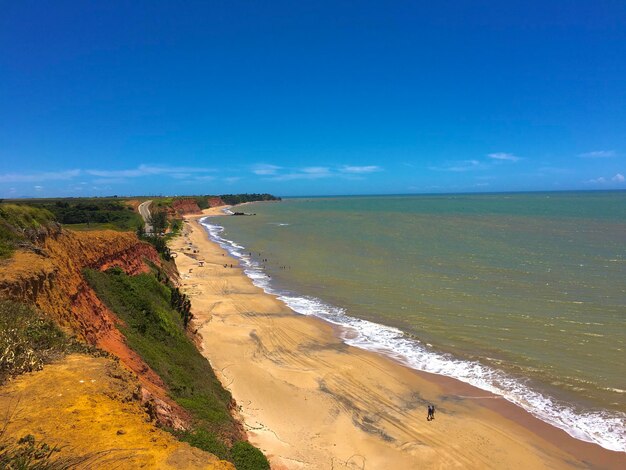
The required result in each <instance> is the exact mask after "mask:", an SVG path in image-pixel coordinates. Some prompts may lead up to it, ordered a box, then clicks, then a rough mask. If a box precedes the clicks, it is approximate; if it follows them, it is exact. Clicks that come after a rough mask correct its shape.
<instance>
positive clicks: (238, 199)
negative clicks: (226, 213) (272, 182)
mask: <svg viewBox="0 0 626 470" xmlns="http://www.w3.org/2000/svg"><path fill="white" fill-rule="evenodd" d="M220 198H221V199H222V201H224V202H225V203H226V204H228V205H230V206H233V205H235V204H241V203H243V202H254V201H280V198H279V197H276V196H272V195H271V194H267V193H264V194H257V193H252V194H222V195H221V196H220Z"/></svg>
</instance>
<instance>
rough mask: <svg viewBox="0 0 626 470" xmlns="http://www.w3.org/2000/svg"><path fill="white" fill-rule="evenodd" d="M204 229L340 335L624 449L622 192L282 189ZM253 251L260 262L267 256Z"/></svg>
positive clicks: (265, 284) (625, 238) (625, 205)
mask: <svg viewBox="0 0 626 470" xmlns="http://www.w3.org/2000/svg"><path fill="white" fill-rule="evenodd" d="M244 210H245V211H246V212H251V213H255V214H256V215H255V216H253V217H219V218H205V219H203V224H204V225H205V227H206V228H207V231H208V232H209V236H210V237H211V238H212V239H214V240H215V241H217V242H219V243H220V244H221V245H222V246H223V247H224V248H226V249H227V250H228V251H229V252H230V253H231V255H232V256H234V257H236V258H238V259H240V261H241V262H242V263H243V266H244V269H245V272H246V274H247V275H248V276H249V277H250V278H251V279H252V280H253V281H254V283H255V284H256V285H258V286H260V287H262V288H263V289H265V290H266V291H267V292H268V293H271V294H274V295H277V296H279V297H280V298H281V300H283V301H284V302H285V303H286V304H287V305H289V306H290V307H291V308H292V309H293V310H295V311H296V312H298V313H300V314H303V315H315V316H318V317H321V318H323V319H325V320H327V321H329V322H332V323H334V324H336V325H339V326H340V331H341V332H342V333H341V335H342V338H343V339H344V341H345V342H346V343H348V344H350V345H353V346H356V347H360V348H363V349H368V350H372V351H377V352H380V353H382V354H386V355H388V356H390V357H393V358H394V359H396V360H398V361H399V362H401V363H403V364H405V365H408V366H409V367H412V368H414V369H418V370H423V371H428V372H433V373H437V374H441V375H445V376H449V377H454V378H457V379H459V380H462V381H463V382H467V383H469V384H472V385H474V386H477V387H479V388H481V389H484V390H488V391H491V392H494V393H497V394H499V395H501V396H503V397H504V398H506V399H507V400H509V401H511V402H513V403H516V404H517V405H519V406H521V407H523V408H524V409H526V410H527V411H529V412H531V413H532V414H533V415H535V416H536V417H538V418H540V419H542V420H544V421H546V422H548V423H551V424H553V425H554V426H557V427H559V428H561V429H564V430H565V431H567V432H568V433H569V434H570V435H572V436H574V437H576V438H578V439H581V440H585V441H589V442H595V443H597V444H599V445H601V446H603V447H605V448H607V449H611V450H618V451H626V360H625V359H626V354H625V351H626V192H617V191H615V192H558V193H557V192H554V193H512V194H482V195H476V194H473V195H420V196H375V197H374V196H372V197H324V198H300V199H286V200H283V201H282V202H279V203H256V204H252V205H247V206H244ZM265 260H267V261H265Z"/></svg>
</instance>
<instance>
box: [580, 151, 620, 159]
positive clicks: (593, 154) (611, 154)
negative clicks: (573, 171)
mask: <svg viewBox="0 0 626 470" xmlns="http://www.w3.org/2000/svg"><path fill="white" fill-rule="evenodd" d="M578 156H579V157H580V158H611V157H615V156H617V153H615V150H594V151H593V152H586V153H581V154H579V155H578Z"/></svg>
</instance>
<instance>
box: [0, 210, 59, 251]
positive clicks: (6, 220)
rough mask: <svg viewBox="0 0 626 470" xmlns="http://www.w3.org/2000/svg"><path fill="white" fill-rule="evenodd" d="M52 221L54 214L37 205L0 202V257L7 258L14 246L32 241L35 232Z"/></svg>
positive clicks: (35, 234)
mask: <svg viewBox="0 0 626 470" xmlns="http://www.w3.org/2000/svg"><path fill="white" fill-rule="evenodd" d="M52 223H54V215H53V214H52V213H51V212H49V211H47V210H45V209H40V208H37V207H32V206H27V205H21V204H0V259H2V258H9V257H10V256H11V255H12V254H13V251H14V250H15V248H16V247H17V246H18V245H20V244H22V243H27V242H32V241H33V238H35V237H36V236H37V234H38V233H39V232H40V231H41V230H43V229H45V228H46V227H48V226H49V225H51V224H52Z"/></svg>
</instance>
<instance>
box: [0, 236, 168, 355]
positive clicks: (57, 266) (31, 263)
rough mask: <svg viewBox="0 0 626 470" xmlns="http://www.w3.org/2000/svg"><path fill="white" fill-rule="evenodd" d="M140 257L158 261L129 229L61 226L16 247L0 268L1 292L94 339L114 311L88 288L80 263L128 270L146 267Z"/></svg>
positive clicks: (104, 330)
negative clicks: (31, 246) (31, 247)
mask: <svg viewBox="0 0 626 470" xmlns="http://www.w3.org/2000/svg"><path fill="white" fill-rule="evenodd" d="M145 260H150V261H152V262H154V263H155V264H157V265H158V264H160V261H159V256H158V253H157V252H156V251H155V250H154V249H153V248H152V247H151V246H150V245H148V244H146V243H142V242H140V241H139V240H138V239H137V237H135V235H134V234H132V233H119V232H114V231H101V232H72V231H69V230H60V231H59V232H58V233H55V234H52V235H50V236H47V237H45V238H44V239H43V240H41V241H39V242H38V243H37V250H36V251H17V252H16V253H15V255H14V256H13V258H11V259H9V260H7V261H5V262H4V263H3V266H2V269H1V270H0V296H2V297H5V298H10V299H13V300H17V301H21V302H26V303H29V304H32V305H35V306H37V307H38V308H39V309H40V310H41V311H43V312H45V313H46V314H48V315H50V316H52V317H54V318H55V319H56V320H57V321H58V322H59V324H60V325H61V326H63V327H67V328H69V329H71V330H72V331H73V332H75V333H76V334H78V335H79V336H81V337H82V338H83V339H85V340H87V341H89V342H90V343H92V344H97V342H98V340H99V338H101V337H102V336H103V335H106V334H107V332H108V331H110V330H111V328H113V327H114V316H113V314H112V313H111V312H109V311H108V310H107V309H106V307H105V306H104V305H102V303H101V302H100V301H98V300H97V298H96V297H95V294H93V291H91V289H90V288H89V286H88V285H87V283H86V282H85V280H84V278H83V276H82V270H83V269H85V268H93V269H107V268H109V267H112V266H119V267H120V268H122V269H123V270H124V271H126V272H127V273H128V274H137V273H140V272H146V271H147V270H148V267H147V265H146V263H145Z"/></svg>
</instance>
